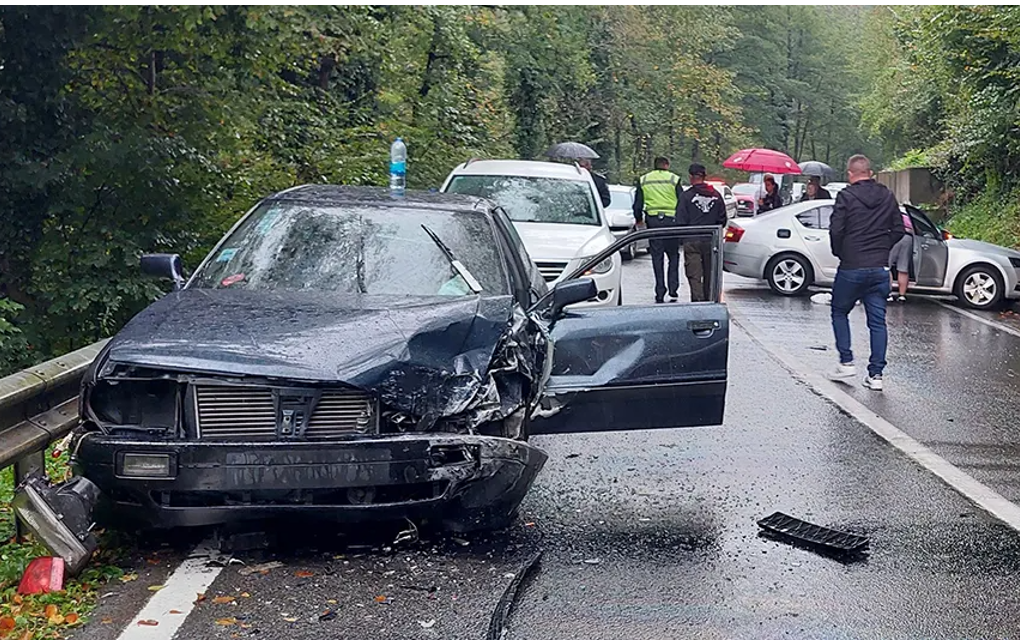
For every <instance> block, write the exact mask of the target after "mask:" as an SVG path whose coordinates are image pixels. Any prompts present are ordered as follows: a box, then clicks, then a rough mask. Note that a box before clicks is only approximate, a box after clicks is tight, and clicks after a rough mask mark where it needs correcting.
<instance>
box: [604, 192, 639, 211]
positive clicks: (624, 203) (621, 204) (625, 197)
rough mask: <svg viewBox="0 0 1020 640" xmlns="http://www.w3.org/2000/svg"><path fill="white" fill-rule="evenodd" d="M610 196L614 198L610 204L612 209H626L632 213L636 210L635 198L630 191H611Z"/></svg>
mask: <svg viewBox="0 0 1020 640" xmlns="http://www.w3.org/2000/svg"><path fill="white" fill-rule="evenodd" d="M609 196H610V197H611V198H612V201H611V202H610V203H609V208H610V209H626V210H628V211H630V210H631V209H633V208H634V196H633V195H631V192H630V191H614V190H610V192H609Z"/></svg>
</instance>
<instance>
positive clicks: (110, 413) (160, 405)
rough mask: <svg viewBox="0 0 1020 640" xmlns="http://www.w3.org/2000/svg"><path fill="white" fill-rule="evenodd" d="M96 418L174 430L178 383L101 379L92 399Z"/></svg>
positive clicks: (89, 400)
mask: <svg viewBox="0 0 1020 640" xmlns="http://www.w3.org/2000/svg"><path fill="white" fill-rule="evenodd" d="M88 403H89V406H90V407H91V408H92V411H93V413H94V414H95V416H96V418H98V419H99V420H100V421H101V422H104V423H106V424H108V425H117V426H140V427H146V428H152V429H173V428H174V427H175V422H176V417H177V411H176V409H177V383H176V382H173V381H171V380H128V381H124V382H113V381H110V380H100V381H99V382H97V383H96V386H95V387H93V388H92V390H91V392H90V393H89V398H88Z"/></svg>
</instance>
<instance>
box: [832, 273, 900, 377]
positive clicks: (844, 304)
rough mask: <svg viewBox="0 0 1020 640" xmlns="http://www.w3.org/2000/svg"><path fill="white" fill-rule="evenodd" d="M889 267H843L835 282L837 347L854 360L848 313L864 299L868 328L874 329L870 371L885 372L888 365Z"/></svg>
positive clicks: (848, 360) (841, 358) (843, 357)
mask: <svg viewBox="0 0 1020 640" xmlns="http://www.w3.org/2000/svg"><path fill="white" fill-rule="evenodd" d="M889 290H890V282H889V269H886V268H884V267H878V268H875V269H840V270H839V271H838V272H836V282H835V283H834V284H833V285H832V332H833V333H835V334H836V349H837V350H838V351H839V361H840V362H841V363H843V364H849V363H851V362H853V361H854V352H853V351H851V350H850V320H849V318H848V317H847V315H848V314H849V313H850V311H851V310H853V308H854V305H855V304H857V301H858V300H860V301H861V302H863V303H864V312H865V313H866V314H867V315H868V330H869V331H870V332H871V359H870V360H869V361H868V374H869V375H872V376H880V375H882V371H883V370H884V369H885V350H886V347H887V346H888V344H889V334H888V333H887V332H886V329H885V301H886V298H887V297H888V296H889Z"/></svg>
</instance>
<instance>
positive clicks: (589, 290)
mask: <svg viewBox="0 0 1020 640" xmlns="http://www.w3.org/2000/svg"><path fill="white" fill-rule="evenodd" d="M598 294H599V288H598V286H596V285H595V281H594V280H592V279H591V278H578V279H577V280H564V281H563V282H561V283H559V284H557V285H556V286H555V287H553V290H552V298H553V300H552V308H551V309H550V313H551V314H552V317H554V318H555V317H556V316H558V315H560V313H562V312H563V309H564V307H568V306H570V305H572V304H577V303H578V302H585V301H586V300H591V299H592V298H594V297H596V296H597V295H598Z"/></svg>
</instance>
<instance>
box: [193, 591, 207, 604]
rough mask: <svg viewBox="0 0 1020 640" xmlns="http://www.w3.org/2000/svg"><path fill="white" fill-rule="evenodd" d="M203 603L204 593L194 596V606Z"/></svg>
mask: <svg viewBox="0 0 1020 640" xmlns="http://www.w3.org/2000/svg"><path fill="white" fill-rule="evenodd" d="M204 601H205V594H204V593H199V594H196V597H195V604H198V603H199V602H204Z"/></svg>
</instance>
